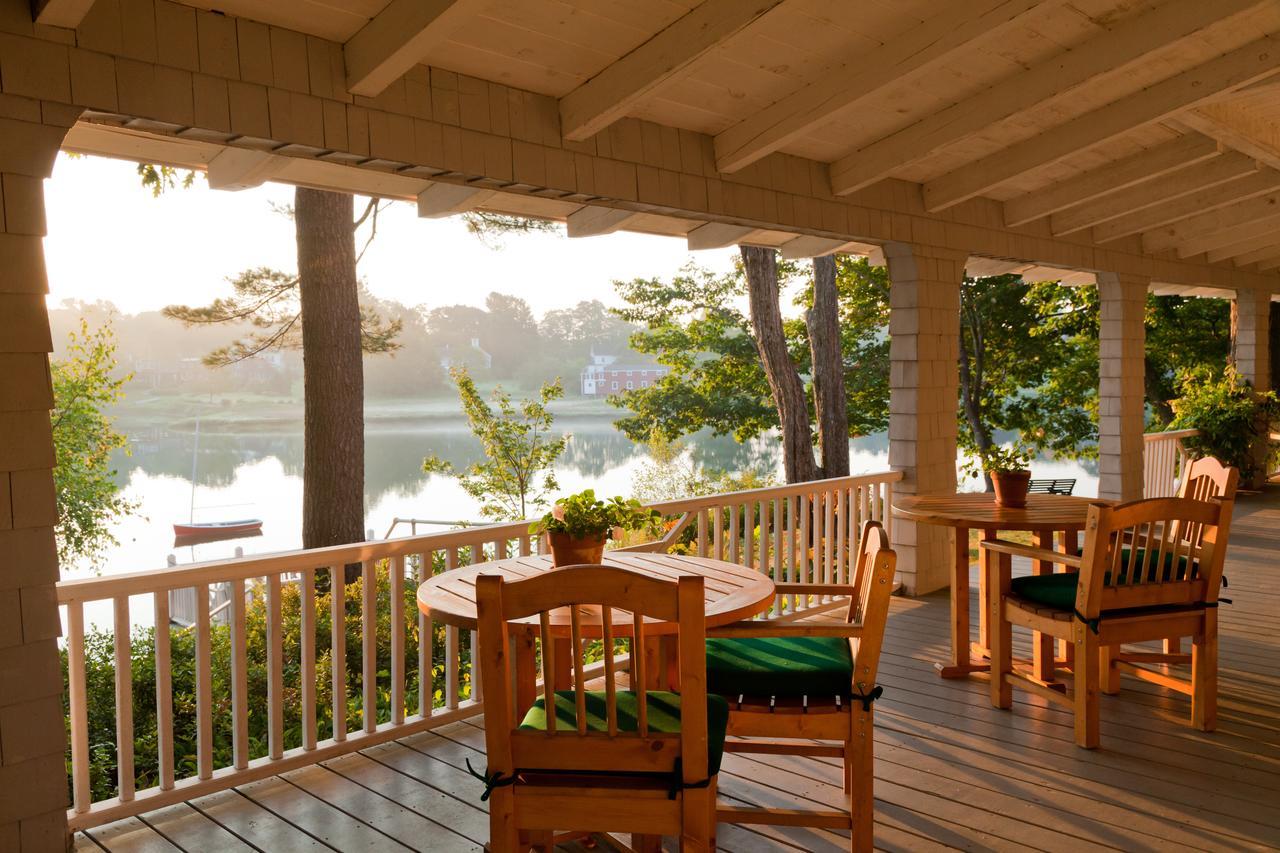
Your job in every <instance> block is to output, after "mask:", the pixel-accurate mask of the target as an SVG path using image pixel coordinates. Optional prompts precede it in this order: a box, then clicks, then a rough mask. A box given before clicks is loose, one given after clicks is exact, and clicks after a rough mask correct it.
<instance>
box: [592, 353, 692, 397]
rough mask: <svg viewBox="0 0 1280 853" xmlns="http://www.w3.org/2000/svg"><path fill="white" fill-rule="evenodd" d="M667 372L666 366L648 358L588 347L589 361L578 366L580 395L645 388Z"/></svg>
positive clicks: (601, 394) (668, 370) (603, 395)
mask: <svg viewBox="0 0 1280 853" xmlns="http://www.w3.org/2000/svg"><path fill="white" fill-rule="evenodd" d="M631 355H634V353H633V354H631ZM670 372H671V370H670V368H667V367H663V366H662V365H660V364H654V363H653V362H651V361H648V362H646V361H640V360H638V359H627V360H624V359H620V358H619V357H618V356H616V355H608V354H604V353H597V352H596V351H595V350H594V349H592V350H591V359H590V361H588V363H587V366H586V367H584V368H582V396H584V397H608V396H609V395H610V394H620V393H622V392H623V391H631V390H634V389H637V388H648V387H649V386H650V385H652V384H653V383H655V382H657V381H658V380H659V379H661V378H662V377H664V376H666V375H667V374H668V373H670Z"/></svg>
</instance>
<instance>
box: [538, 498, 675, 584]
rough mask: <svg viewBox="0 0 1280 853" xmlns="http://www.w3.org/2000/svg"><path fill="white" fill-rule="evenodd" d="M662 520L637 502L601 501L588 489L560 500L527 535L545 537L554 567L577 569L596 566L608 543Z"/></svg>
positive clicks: (656, 512) (648, 527) (650, 526)
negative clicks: (580, 566)
mask: <svg viewBox="0 0 1280 853" xmlns="http://www.w3.org/2000/svg"><path fill="white" fill-rule="evenodd" d="M661 519H662V514H661V513H659V512H658V511H657V510H654V509H648V508H647V507H644V506H642V505H641V504H640V502H639V501H637V500H634V499H633V500H625V499H623V498H621V497H612V498H609V499H608V500H602V499H600V498H597V497H596V493H595V490H594V489H587V490H585V491H583V492H579V493H578V494H576V495H570V496H569V497H567V498H561V499H560V500H559V501H557V502H556V505H555V506H554V507H553V508H552V510H551V512H549V513H547V514H546V515H544V516H543V517H542V518H540V519H538V520H537V521H535V522H534V523H533V524H531V525H529V532H530V533H533V534H535V535H538V534H542V533H545V534H547V543H548V545H550V547H551V562H552V565H553V566H576V565H582V564H593V563H599V562H600V560H601V559H602V558H603V557H604V546H605V543H606V542H607V541H608V540H610V539H620V538H621V537H622V532H623V531H625V530H655V529H656V527H657V525H658V524H659V523H660V521H661Z"/></svg>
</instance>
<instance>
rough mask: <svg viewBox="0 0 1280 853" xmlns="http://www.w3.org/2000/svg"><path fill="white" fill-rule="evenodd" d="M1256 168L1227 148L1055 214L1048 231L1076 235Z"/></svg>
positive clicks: (1221, 182)
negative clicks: (1203, 160) (1223, 152)
mask: <svg viewBox="0 0 1280 853" xmlns="http://www.w3.org/2000/svg"><path fill="white" fill-rule="evenodd" d="M1259 168H1260V166H1259V163H1258V161H1257V160H1254V159H1253V158H1252V157H1246V156H1245V155H1244V154H1240V153H1238V152H1236V151H1228V152H1227V153H1226V154H1223V155H1222V156H1221V157H1215V158H1214V159H1212V160H1210V161H1208V162H1207V163H1202V164H1197V165H1195V166H1192V167H1189V168H1186V169H1180V170H1178V171H1176V172H1173V173H1172V174H1168V175H1164V176H1163V177H1161V178H1159V179H1158V180H1153V181H1147V182H1146V183H1143V184H1139V185H1138V186H1136V187H1132V188H1128V189H1123V190H1117V191H1115V192H1112V193H1108V194H1107V195H1105V196H1101V197H1100V198H1095V199H1092V200H1090V201H1088V202H1086V203H1084V204H1080V205H1076V206H1075V207H1072V208H1069V209H1067V210H1063V211H1061V212H1059V213H1055V214H1053V216H1052V217H1050V219H1049V230H1050V231H1051V232H1052V233H1053V235H1054V236H1055V237H1062V236H1065V235H1067V234H1075V233H1076V232H1078V231H1084V230H1085V229H1086V228H1090V227H1092V226H1094V225H1098V224H1100V223H1103V222H1107V221H1109V220H1112V219H1116V218H1118V217H1120V216H1124V215H1125V214H1126V213H1132V212H1133V211H1135V210H1142V209H1143V208H1147V207H1151V206H1152V205H1158V204H1159V205H1163V204H1166V203H1168V202H1170V201H1173V200H1175V199H1178V198H1181V197H1182V196H1186V195H1190V194H1191V193H1194V192H1197V191H1199V190H1203V189H1208V188H1209V187H1216V186H1218V185H1219V184H1225V183H1227V182H1228V181H1233V180H1235V179H1236V178H1243V177H1245V176H1248V175H1252V174H1255V173H1256V172H1257V171H1258V169H1259Z"/></svg>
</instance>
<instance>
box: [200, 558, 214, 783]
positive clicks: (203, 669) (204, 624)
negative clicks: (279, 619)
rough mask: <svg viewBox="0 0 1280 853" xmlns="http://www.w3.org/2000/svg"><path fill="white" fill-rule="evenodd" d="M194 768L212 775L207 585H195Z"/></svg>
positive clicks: (211, 705) (210, 678)
mask: <svg viewBox="0 0 1280 853" xmlns="http://www.w3.org/2000/svg"><path fill="white" fill-rule="evenodd" d="M196 768H197V775H198V776H199V777H200V778H201V779H212V778H213V674H212V664H211V662H210V650H209V585H208V584H207V583H202V584H196Z"/></svg>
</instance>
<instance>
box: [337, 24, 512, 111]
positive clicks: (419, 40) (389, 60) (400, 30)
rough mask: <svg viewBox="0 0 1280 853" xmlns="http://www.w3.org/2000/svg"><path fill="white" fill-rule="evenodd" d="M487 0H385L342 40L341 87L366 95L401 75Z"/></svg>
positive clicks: (353, 92)
mask: <svg viewBox="0 0 1280 853" xmlns="http://www.w3.org/2000/svg"><path fill="white" fill-rule="evenodd" d="M489 3H490V0H391V2H390V3H389V4H388V5H387V7H386V8H385V9H383V10H382V11H381V12H379V13H378V14H377V15H376V16H375V17H374V18H373V19H372V20H370V21H369V23H367V24H365V25H364V26H363V27H361V28H360V31H359V32H357V33H356V34H355V35H353V36H352V37H351V38H350V39H348V40H347V43H346V44H345V45H343V48H342V55H343V59H344V60H345V62H346V66H347V89H348V90H349V91H350V92H351V93H352V94H353V95H365V96H368V97H370V98H372V97H376V96H377V95H380V94H381V93H382V91H383V90H384V89H386V88H387V87H388V86H390V85H391V84H392V83H394V82H395V81H396V80H399V79H400V78H401V77H403V76H404V74H405V72H406V71H408V70H409V69H410V68H412V67H413V66H415V65H417V64H418V63H419V62H421V61H422V60H423V58H424V57H425V56H426V55H427V53H428V52H429V51H430V50H431V49H432V48H433V47H435V46H436V45H438V44H440V43H441V42H443V41H444V40H445V39H447V38H448V37H449V36H451V35H452V34H453V33H454V32H455V31H456V30H457V29H458V27H460V26H462V24H463V23H464V22H465V21H466V20H467V18H468V17H470V16H471V15H474V14H475V13H476V12H478V11H480V10H481V9H483V8H484V7H485V6H487V5H489Z"/></svg>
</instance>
